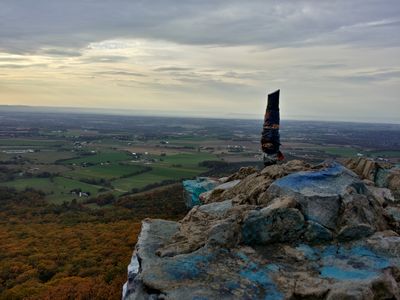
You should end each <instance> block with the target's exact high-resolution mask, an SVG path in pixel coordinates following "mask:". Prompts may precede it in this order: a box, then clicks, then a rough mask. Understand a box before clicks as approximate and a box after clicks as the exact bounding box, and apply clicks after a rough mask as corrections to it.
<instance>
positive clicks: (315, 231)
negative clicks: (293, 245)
mask: <svg viewBox="0 0 400 300" xmlns="http://www.w3.org/2000/svg"><path fill="white" fill-rule="evenodd" d="M304 237H305V239H306V240H307V241H308V242H312V243H321V242H326V241H330V240H332V239H333V234H332V231H330V230H329V229H328V228H326V227H324V226H322V225H321V224H318V223H317V222H313V221H308V222H307V227H306V230H305V233H304Z"/></svg>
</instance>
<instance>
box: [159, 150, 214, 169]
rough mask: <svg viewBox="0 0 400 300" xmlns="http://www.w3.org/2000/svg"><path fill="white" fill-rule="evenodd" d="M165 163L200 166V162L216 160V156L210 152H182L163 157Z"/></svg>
mask: <svg viewBox="0 0 400 300" xmlns="http://www.w3.org/2000/svg"><path fill="white" fill-rule="evenodd" d="M162 159H163V163H164V164H180V165H182V166H196V167H197V166H198V164H199V163H200V162H202V161H205V160H215V159H216V156H215V155H213V154H209V153H204V152H197V153H190V154H189V153H182V154H174V155H167V156H164V157H162Z"/></svg>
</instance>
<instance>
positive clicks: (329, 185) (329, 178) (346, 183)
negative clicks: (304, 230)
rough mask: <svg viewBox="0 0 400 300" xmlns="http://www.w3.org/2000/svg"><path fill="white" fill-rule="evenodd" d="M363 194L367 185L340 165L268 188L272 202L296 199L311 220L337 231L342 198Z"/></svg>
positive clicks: (277, 182)
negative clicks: (353, 192) (355, 192)
mask: <svg viewBox="0 0 400 300" xmlns="http://www.w3.org/2000/svg"><path fill="white" fill-rule="evenodd" d="M351 190H355V191H360V192H363V191H365V190H366V188H365V185H364V184H363V182H362V181H361V180H360V179H359V178H358V177H357V176H356V175H355V174H354V173H353V172H351V171H349V170H348V169H346V168H345V167H343V166H342V165H340V164H337V163H333V164H331V165H329V166H328V167H326V168H324V169H322V170H318V171H307V172H298V173H293V174H291V175H288V176H285V177H283V178H281V179H278V180H276V181H275V182H274V183H273V184H271V186H270V187H269V188H268V191H267V192H268V194H269V197H270V198H276V197H282V196H289V197H294V198H295V199H296V201H297V202H298V203H299V204H300V207H301V211H302V212H303V214H304V216H305V217H306V219H307V220H311V221H314V222H317V223H319V224H321V225H323V226H325V227H326V228H328V229H331V230H334V229H336V222H337V220H338V215H339V210H340V207H341V198H342V197H344V195H345V194H347V193H348V192H349V191H351Z"/></svg>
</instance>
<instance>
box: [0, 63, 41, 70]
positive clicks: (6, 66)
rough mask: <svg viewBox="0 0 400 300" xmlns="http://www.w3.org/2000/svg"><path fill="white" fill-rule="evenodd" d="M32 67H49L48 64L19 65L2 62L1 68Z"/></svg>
mask: <svg viewBox="0 0 400 300" xmlns="http://www.w3.org/2000/svg"><path fill="white" fill-rule="evenodd" d="M32 67H47V64H29V65H19V64H0V68H4V69H26V68H32Z"/></svg>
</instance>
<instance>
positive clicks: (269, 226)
mask: <svg viewBox="0 0 400 300" xmlns="http://www.w3.org/2000/svg"><path fill="white" fill-rule="evenodd" d="M278 200H279V201H277V202H275V203H272V204H271V205H269V206H267V207H265V208H263V209H261V210H251V211H250V212H249V213H248V215H247V216H246V218H245V219H244V221H243V226H242V240H243V243H244V244H246V245H257V244H267V243H275V242H290V241H295V240H298V239H299V237H300V235H301V234H302V233H303V229H304V225H305V223H304V217H303V215H302V213H301V212H300V211H299V210H298V209H296V208H294V206H295V205H296V203H295V202H294V201H293V199H290V198H284V199H279V198H278Z"/></svg>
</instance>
